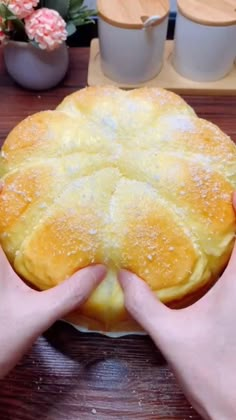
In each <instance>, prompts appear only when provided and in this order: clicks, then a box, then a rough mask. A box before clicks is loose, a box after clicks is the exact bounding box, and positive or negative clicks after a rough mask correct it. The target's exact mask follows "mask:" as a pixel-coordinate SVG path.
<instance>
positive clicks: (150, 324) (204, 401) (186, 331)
mask: <svg viewBox="0 0 236 420" xmlns="http://www.w3.org/2000/svg"><path fill="white" fill-rule="evenodd" d="M234 201H235V207H236V200H234ZM119 279H120V282H121V285H122V287H123V290H124V294H125V305H126V308H127V310H128V311H129V312H130V314H131V315H132V317H133V318H134V319H135V320H136V321H137V322H138V323H139V324H140V325H141V326H142V327H143V328H144V329H145V330H146V331H147V332H148V333H149V335H150V336H151V337H152V339H153V340H154V342H155V343H156V345H157V346H158V347H159V349H160V350H161V351H162V352H163V354H164V356H165V357H166V359H167V361H168V362H169V364H170V366H171V367H172V369H173V371H174V373H175V376H176V377H177V379H178V381H179V383H180V385H181V386H182V389H183V391H184V392H185V395H186V397H187V398H188V399H189V401H190V402H191V404H192V405H193V407H194V408H195V409H196V410H197V411H198V412H199V414H201V415H202V416H203V418H204V419H211V420H212V419H214V420H234V419H236V327H235V326H236V245H235V248H234V251H233V253H232V256H231V260H230V262H229V264H228V267H227V269H226V270H225V272H224V274H223V276H222V277H221V279H220V280H219V281H218V283H217V284H216V285H215V286H214V287H213V288H212V289H211V290H210V291H209V292H208V293H207V294H206V295H205V296H204V297H203V298H202V299H201V300H199V301H198V302H196V303H195V304H194V305H192V306H190V307H188V308H185V309H181V310H172V309H169V308H167V307H166V306H164V305H163V304H162V303H161V302H159V301H158V300H157V298H156V297H155V296H154V294H153V293H152V292H151V290H150V289H149V287H148V286H147V285H146V283H144V282H143V281H142V280H141V279H139V278H138V277H136V276H135V275H134V274H132V273H129V272H128V271H125V270H123V271H121V272H120V275H119Z"/></svg>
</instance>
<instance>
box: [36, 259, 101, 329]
mask: <svg viewBox="0 0 236 420" xmlns="http://www.w3.org/2000/svg"><path fill="white" fill-rule="evenodd" d="M106 272H107V270H106V268H105V267H104V266H102V265H94V266H91V267H87V268H84V269H82V270H80V271H79V272H77V273H75V274H74V275H73V276H72V277H71V278H69V279H68V280H66V281H64V282H63V283H61V284H60V285H58V286H56V287H54V288H53V289H50V290H47V291H45V292H38V305H39V313H42V318H41V321H40V322H41V323H43V324H45V328H48V326H49V325H51V324H52V323H54V322H55V321H56V320H58V319H60V318H62V317H64V316H65V315H66V314H68V313H69V312H71V311H73V310H75V309H76V308H78V307H79V306H80V305H82V304H83V303H84V302H85V301H86V300H87V299H88V297H89V295H90V294H91V292H92V291H93V290H94V289H95V288H96V286H97V285H98V284H99V283H100V282H101V281H102V280H103V279H104V277H105V275H106Z"/></svg>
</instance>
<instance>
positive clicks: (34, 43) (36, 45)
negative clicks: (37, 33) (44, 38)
mask: <svg viewBox="0 0 236 420" xmlns="http://www.w3.org/2000/svg"><path fill="white" fill-rule="evenodd" d="M30 44H31V45H33V46H34V47H35V48H38V49H40V47H39V44H38V43H37V42H36V41H34V40H33V41H30Z"/></svg>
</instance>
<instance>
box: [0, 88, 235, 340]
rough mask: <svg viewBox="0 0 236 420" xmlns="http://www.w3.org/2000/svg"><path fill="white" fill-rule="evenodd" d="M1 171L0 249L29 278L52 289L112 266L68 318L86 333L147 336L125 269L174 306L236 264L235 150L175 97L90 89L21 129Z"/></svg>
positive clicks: (14, 135) (13, 137) (151, 92)
mask: <svg viewBox="0 0 236 420" xmlns="http://www.w3.org/2000/svg"><path fill="white" fill-rule="evenodd" d="M0 165H1V166H0V168H1V175H2V181H3V189H2V192H1V194H0V240H1V244H2V246H3V249H4V250H5V252H6V254H7V256H8V258H9V260H10V262H11V264H12V265H13V267H14V268H15V270H16V272H17V273H19V274H20V275H21V276H22V278H24V279H25V280H27V281H29V282H30V283H31V284H33V285H34V286H36V287H37V288H39V289H47V288H50V287H52V286H54V285H56V284H58V283H59V282H62V281H63V280H64V279H66V278H67V277H68V276H70V275H71V274H72V273H74V272H75V271H76V270H78V269H79V268H82V267H85V266H87V265H89V264H94V263H104V264H106V265H107V266H108V268H109V272H108V275H107V278H106V279H105V280H104V281H103V283H102V284H101V285H100V286H99V287H98V288H97V290H96V291H95V292H94V293H93V294H92V296H91V297H90V299H89V300H88V301H87V302H86V303H85V304H84V305H83V307H82V308H81V309H80V310H79V311H78V312H77V313H74V314H71V316H69V318H68V319H69V320H71V321H72V322H73V323H75V324H77V325H78V326H80V327H83V328H88V329H90V330H99V331H103V332H112V331H113V332H116V333H118V332H119V331H135V330H136V329H137V328H138V327H137V326H136V325H135V324H134V322H133V321H132V320H131V319H130V318H129V316H128V314H127V312H126V311H125V309H124V299H123V293H122V290H121V287H120V286H119V284H118V281H117V271H118V270H119V269H120V268H126V269H128V270H131V271H132V272H134V273H136V274H137V275H138V276H140V277H141V278H142V279H144V280H145V281H146V282H147V283H148V284H149V286H150V287H151V288H152V290H153V291H155V293H156V294H157V296H158V297H159V298H160V299H161V300H162V301H163V302H166V303H171V302H172V303H173V302H174V301H179V300H181V299H183V298H186V297H187V296H189V295H192V294H193V293H195V292H197V291H199V290H202V288H203V287H205V286H206V285H209V284H210V283H211V282H213V281H214V280H216V279H217V277H218V276H219V275H220V273H221V272H222V270H223V269H224V267H225V264H226V263H227V261H228V259H229V255H230V252H231V250H232V244H233V240H234V235H235V229H236V224H235V215H234V211H233V208H232V192H233V190H234V188H235V187H236V147H235V145H234V144H233V142H232V141H231V140H230V138H229V137H228V136H226V135H225V134H224V133H223V132H222V131H221V130H220V129H219V128H217V127H216V126H215V125H213V124H211V123H210V122H207V121H205V120H202V119H200V118H198V117H197V116H196V114H195V113H194V111H193V110H192V108H191V107H190V106H188V105H187V104H186V102H185V101H184V100H183V99H181V98H180V97H179V96H177V95H175V94H173V93H171V92H168V91H165V90H162V89H155V88H153V89H151V88H142V89H136V90H133V91H129V92H125V91H122V90H119V89H118V88H114V87H94V88H86V89H83V90H81V91H79V92H76V93H74V94H72V95H70V96H69V97H67V98H66V99H65V100H64V101H63V102H62V104H61V105H59V106H58V108H57V109H56V110H53V111H46V112H41V113H38V114H35V115H33V116H31V117H29V118H27V119H26V120H24V121H23V122H21V123H20V124H19V125H18V126H17V127H16V128H15V129H14V130H13V131H12V132H11V133H10V134H9V136H8V138H7V139H6V142H5V144H4V146H3V149H2V154H1V162H0ZM144 305H145V302H144ZM144 310H145V309H144Z"/></svg>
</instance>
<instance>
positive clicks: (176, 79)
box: [88, 39, 236, 95]
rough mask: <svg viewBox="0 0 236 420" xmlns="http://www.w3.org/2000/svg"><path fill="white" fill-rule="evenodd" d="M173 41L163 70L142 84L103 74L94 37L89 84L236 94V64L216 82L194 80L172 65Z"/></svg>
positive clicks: (197, 92) (192, 92)
mask: <svg viewBox="0 0 236 420" xmlns="http://www.w3.org/2000/svg"><path fill="white" fill-rule="evenodd" d="M172 51H173V41H166V44H165V55H164V63H163V67H162V70H161V72H160V73H159V74H158V75H157V76H156V77H155V78H154V79H152V80H149V81H148V82H146V83H143V84H140V85H125V84H119V83H116V82H114V81H113V80H111V79H109V78H108V77H106V76H105V75H104V74H103V71H102V68H101V61H100V51H99V41H98V39H93V40H92V42H91V48H90V59H89V68H88V85H89V86H104V85H114V86H118V87H120V88H123V89H134V88H137V87H141V86H150V87H162V88H165V89H169V90H172V91H173V92H175V93H178V94H205V95H206V94H207V95H235V94H236V65H235V66H234V68H233V69H232V71H231V72H230V73H229V74H228V75H227V76H226V77H225V78H224V79H221V80H218V81H216V82H207V83H205V82H194V81H192V80H188V79H185V78H184V77H182V76H181V75H180V74H178V73H177V72H176V71H175V69H174V67H173V65H172Z"/></svg>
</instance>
